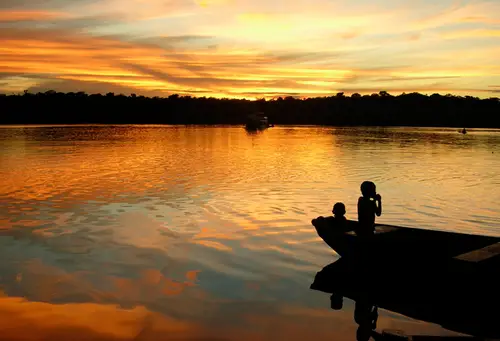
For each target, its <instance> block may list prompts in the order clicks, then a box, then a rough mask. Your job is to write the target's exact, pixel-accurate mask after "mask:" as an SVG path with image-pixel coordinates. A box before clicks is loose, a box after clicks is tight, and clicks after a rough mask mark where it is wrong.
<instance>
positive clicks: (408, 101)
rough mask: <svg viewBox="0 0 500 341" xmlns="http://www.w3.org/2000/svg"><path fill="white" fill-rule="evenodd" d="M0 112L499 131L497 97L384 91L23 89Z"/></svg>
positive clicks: (64, 119)
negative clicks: (270, 93)
mask: <svg viewBox="0 0 500 341" xmlns="http://www.w3.org/2000/svg"><path fill="white" fill-rule="evenodd" d="M0 108H2V115H1V116H0V124H84V123H90V124H92V123H97V124H133V123H135V124H147V123H150V124H245V123H246V120H247V117H248V116H249V115H251V114H253V113H255V112H264V113H265V114H266V115H267V116H268V117H269V121H270V123H273V124H283V125H286V124H294V125H333V126H420V127H430V126H432V127H459V128H463V127H475V128H480V127H481V128H498V127H500V114H499V112H500V100H499V99H498V98H488V99H480V98H476V97H471V96H465V97H460V96H454V95H449V94H448V95H440V94H433V95H430V96H428V95H423V94H420V93H409V94H401V95H399V96H392V95H391V94H389V93H387V92H385V91H381V92H380V93H374V94H371V95H360V94H353V95H351V96H346V95H344V93H338V94H335V95H332V96H329V97H318V98H306V99H296V98H294V97H290V96H289V97H284V98H283V97H279V98H276V99H272V100H265V99H261V100H257V101H250V100H239V99H215V98H206V97H202V98H196V97H191V96H179V95H171V96H169V97H165V98H160V97H153V98H148V97H144V96H136V95H134V94H132V95H130V96H125V95H121V94H114V93H107V94H105V95H101V94H91V95H89V94H86V93H84V92H78V93H73V92H70V93H59V92H55V91H47V92H44V93H36V94H32V93H29V92H28V91H25V93H24V94H22V95H8V96H7V95H0Z"/></svg>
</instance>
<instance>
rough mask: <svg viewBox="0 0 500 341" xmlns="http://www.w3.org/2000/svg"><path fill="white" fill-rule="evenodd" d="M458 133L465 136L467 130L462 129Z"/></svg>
mask: <svg viewBox="0 0 500 341" xmlns="http://www.w3.org/2000/svg"><path fill="white" fill-rule="evenodd" d="M458 132H459V133H462V134H464V135H465V134H467V130H465V128H464V129H462V130H459V131H458Z"/></svg>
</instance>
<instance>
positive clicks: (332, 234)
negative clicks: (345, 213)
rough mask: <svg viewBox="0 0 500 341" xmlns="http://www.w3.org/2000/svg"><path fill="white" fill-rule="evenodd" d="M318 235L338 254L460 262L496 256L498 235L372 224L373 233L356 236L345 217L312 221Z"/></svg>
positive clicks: (485, 260) (355, 225)
mask: <svg viewBox="0 0 500 341" xmlns="http://www.w3.org/2000/svg"><path fill="white" fill-rule="evenodd" d="M312 225H313V226H314V227H315V229H316V232H317V233H318V235H319V236H320V237H321V238H322V239H323V240H324V241H325V243H326V244H327V245H328V246H330V247H331V248H332V249H333V250H334V251H335V252H336V253H337V254H339V255H340V256H341V257H351V258H363V257H364V258H366V257H368V258H383V259H393V258H395V257H404V258H405V259H407V260H411V259H413V260H416V261H422V260H426V259H436V258H452V257H458V258H461V259H462V260H464V261H473V262H481V264H489V263H491V262H496V261H497V259H498V258H499V257H500V256H499V255H500V238H499V237H493V236H483V235H473V234H464V233H456V232H446V231H435V230H424V229H417V228H410V227H402V226H395V225H387V224H375V234H374V235H372V236H368V237H361V236H357V235H356V233H355V231H356V229H357V228H358V226H359V223H358V222H357V221H354V220H347V222H346V223H344V224H342V226H340V225H339V223H337V221H336V220H335V219H334V218H333V217H329V218H323V217H319V218H316V219H313V220H312Z"/></svg>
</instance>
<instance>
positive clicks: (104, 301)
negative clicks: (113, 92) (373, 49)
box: [0, 126, 500, 340]
mask: <svg viewBox="0 0 500 341" xmlns="http://www.w3.org/2000/svg"><path fill="white" fill-rule="evenodd" d="M499 156H500V131H497V130H473V131H471V132H470V133H469V134H467V135H462V134H459V133H458V132H457V130H456V129H432V128H426V129H415V128H390V129H389V128H386V129H385V128H342V129H340V128H318V127H276V128H272V129H269V130H266V131H264V132H261V133H256V134H250V133H247V132H246V131H245V130H244V129H243V128H241V127H183V126H125V127H106V126H92V127H91V126H76V127H3V128H0V259H1V260H2V261H1V262H0V330H1V331H2V335H3V337H5V338H8V339H23V340H24V339H27V340H35V339H36V340H38V339H39V338H40V337H41V336H43V337H52V338H61V339H62V338H64V337H71V338H72V339H89V338H92V339H98V340H99V339H112V340H115V339H116V340H132V339H134V337H136V336H137V340H139V339H140V340H158V339H162V338H166V339H168V340H176V339H183V340H185V339H193V338H195V339H197V340H242V339H243V340H247V339H248V340H275V339H289V340H304V339H308V338H315V339H316V340H353V339H355V333H356V327H357V325H356V324H355V323H354V321H353V303H352V302H346V303H345V304H344V308H343V310H342V311H333V310H331V309H330V301H329V296H328V295H327V294H324V293H320V292H317V291H312V290H310V289H309V285H310V284H311V283H312V281H313V279H314V275H315V274H316V272H317V271H319V270H320V269H321V268H322V267H323V266H325V265H327V264H329V263H331V262H333V261H334V260H335V259H336V255H335V253H334V252H333V251H332V250H331V249H329V248H328V247H327V246H326V245H325V244H324V243H323V242H322V241H321V240H320V239H319V238H318V237H317V235H316V234H315V231H314V229H313V228H312V226H311V225H310V221H311V219H312V218H315V217H317V216H318V215H329V214H330V210H331V206H332V204H333V203H335V202H336V201H343V202H344V203H345V204H346V206H347V217H348V218H356V202H357V198H358V197H359V185H360V183H361V182H362V181H364V180H372V181H374V182H375V183H376V184H377V190H378V191H379V192H380V193H381V195H382V198H383V215H382V217H380V218H379V219H378V221H379V222H386V223H392V224H397V225H404V226H415V227H421V228H426V229H438V230H450V231H460V232H467V233H473V234H486V235H494V236H500V227H499V226H500V201H499V200H498V185H499V184H500V157H499ZM380 315H381V316H380V318H379V323H378V327H379V329H381V330H383V329H386V328H389V329H401V330H404V331H405V332H407V333H409V334H412V333H420V334H429V333H430V334H436V335H448V334H451V332H449V331H446V330H444V329H442V328H441V327H439V326H437V325H432V324H428V323H424V322H420V321H415V320H412V319H409V318H406V317H403V316H401V315H397V314H395V313H391V312H387V311H381V312H380ZM27 324H29V325H30V326H31V327H30V328H28V329H27V328H26V325H27Z"/></svg>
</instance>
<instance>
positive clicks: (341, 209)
mask: <svg viewBox="0 0 500 341" xmlns="http://www.w3.org/2000/svg"><path fill="white" fill-rule="evenodd" d="M332 213H333V218H335V220H336V221H339V222H340V221H346V218H345V205H344V204H343V203H341V202H338V203H336V204H335V205H333V209H332Z"/></svg>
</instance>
